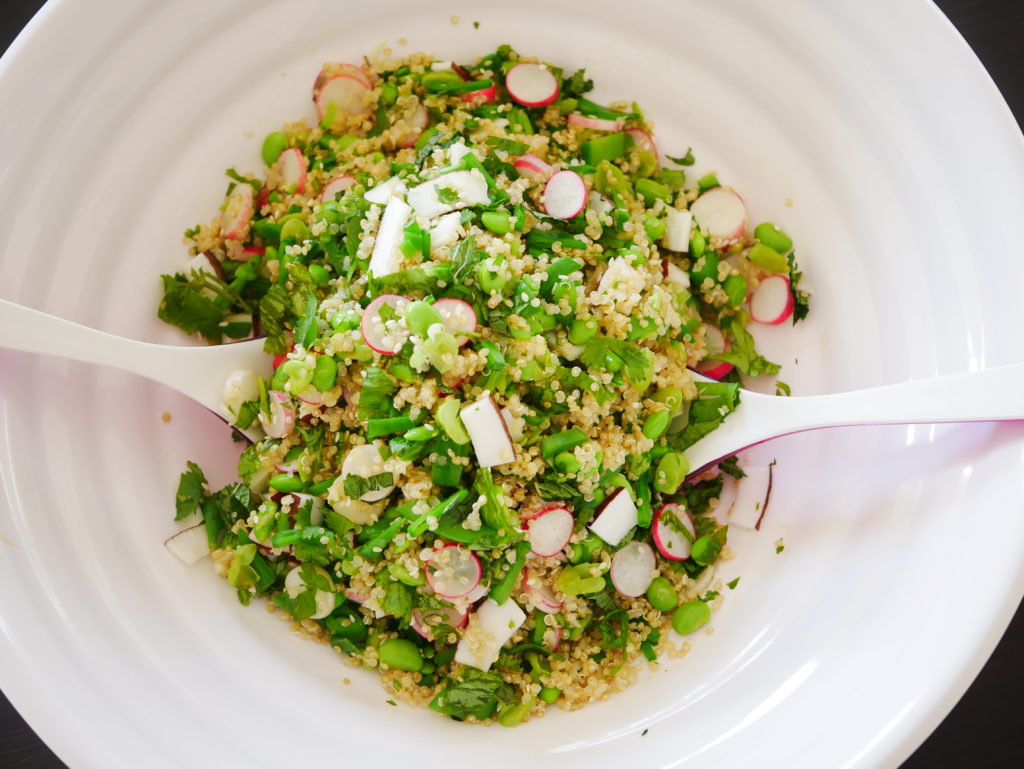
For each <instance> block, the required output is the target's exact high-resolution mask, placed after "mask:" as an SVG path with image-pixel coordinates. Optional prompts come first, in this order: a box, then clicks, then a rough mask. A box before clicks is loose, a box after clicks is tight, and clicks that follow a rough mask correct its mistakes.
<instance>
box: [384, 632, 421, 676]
mask: <svg viewBox="0 0 1024 769" xmlns="http://www.w3.org/2000/svg"><path fill="white" fill-rule="evenodd" d="M377 653H378V656H379V657H380V661H381V662H382V663H384V664H385V665H387V666H388V667H390V668H395V669H397V670H406V671H408V672H410V673H418V672H419V671H420V670H422V669H423V655H422V654H421V653H420V650H419V648H418V647H417V646H416V644H414V643H413V642H412V641H407V640H406V639H404V638H390V639H388V640H387V641H385V642H384V643H382V644H381V645H380V648H378V649H377Z"/></svg>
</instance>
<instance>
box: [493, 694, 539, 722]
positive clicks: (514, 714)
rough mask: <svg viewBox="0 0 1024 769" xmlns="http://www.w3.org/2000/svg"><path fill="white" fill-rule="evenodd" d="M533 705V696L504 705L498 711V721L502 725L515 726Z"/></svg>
mask: <svg viewBox="0 0 1024 769" xmlns="http://www.w3.org/2000/svg"><path fill="white" fill-rule="evenodd" d="M532 707H533V697H527V699H526V701H525V702H517V703H515V704H514V705H506V706H505V707H503V708H502V709H501V710H499V711H498V723H499V724H501V725H502V726H516V725H518V724H519V723H520V722H522V720H523V719H524V718H526V714H527V713H529V712H530V708H532Z"/></svg>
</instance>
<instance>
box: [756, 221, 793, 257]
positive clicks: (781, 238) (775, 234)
mask: <svg viewBox="0 0 1024 769" xmlns="http://www.w3.org/2000/svg"><path fill="white" fill-rule="evenodd" d="M754 237H755V238H757V239H758V240H760V241H761V242H762V243H764V244H765V245H766V246H768V248H771V249H774V250H775V251H778V252H779V253H780V254H785V253H786V252H788V251H789V250H790V249H791V248H793V240H792V239H791V238H790V237H789V235H787V234H786V233H784V232H783V231H782V230H780V229H779V228H778V227H776V226H775V225H774V224H772V223H771V222H762V223H761V224H759V225H757V227H755V228H754Z"/></svg>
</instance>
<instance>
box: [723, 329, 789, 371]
mask: <svg viewBox="0 0 1024 769" xmlns="http://www.w3.org/2000/svg"><path fill="white" fill-rule="evenodd" d="M729 335H730V336H731V337H732V349H731V350H729V351H727V352H720V353H718V354H717V355H711V356H709V357H710V358H711V359H712V360H721V361H725V362H726V363H731V364H732V365H734V366H735V367H736V368H737V369H739V370H740V371H742V372H743V373H744V374H746V375H747V376H752V377H757V376H761V375H762V374H768V375H771V374H778V373H779V368H780V366H779V364H778V363H772V362H771V361H770V360H768V359H767V358H765V357H764V356H763V355H759V354H758V352H757V350H756V349H754V337H752V336H751V335H750V332H749V331H747V330H746V329H745V328H742V327H741V326H740V325H739V324H738V323H732V324H730V325H729Z"/></svg>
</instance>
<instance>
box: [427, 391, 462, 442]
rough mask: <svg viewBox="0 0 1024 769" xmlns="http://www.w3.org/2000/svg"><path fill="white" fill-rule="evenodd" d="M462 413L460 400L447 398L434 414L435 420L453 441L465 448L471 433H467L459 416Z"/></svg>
mask: <svg viewBox="0 0 1024 769" xmlns="http://www.w3.org/2000/svg"><path fill="white" fill-rule="evenodd" d="M461 411H462V401H460V400H459V399H458V398H445V399H444V400H443V401H442V402H441V405H440V406H438V407H437V410H436V411H435V412H434V419H436V420H437V423H438V424H439V425H441V429H442V430H444V432H445V434H446V435H447V436H448V437H449V438H451V439H452V441H454V442H455V443H457V444H459V445H460V446H465V445H466V444H467V443H469V433H467V432H466V427H465V425H463V424H462V418H461V417H460V416H459V414H460V412H461Z"/></svg>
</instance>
